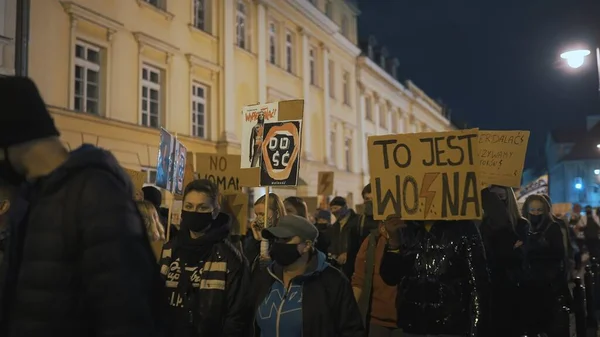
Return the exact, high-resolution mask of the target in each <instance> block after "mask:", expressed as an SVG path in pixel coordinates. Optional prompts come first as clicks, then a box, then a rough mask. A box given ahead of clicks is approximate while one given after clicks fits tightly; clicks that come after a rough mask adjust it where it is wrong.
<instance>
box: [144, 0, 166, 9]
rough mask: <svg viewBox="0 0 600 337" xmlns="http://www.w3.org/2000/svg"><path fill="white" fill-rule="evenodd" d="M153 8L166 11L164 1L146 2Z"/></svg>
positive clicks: (150, 0) (147, 0) (152, 0)
mask: <svg viewBox="0 0 600 337" xmlns="http://www.w3.org/2000/svg"><path fill="white" fill-rule="evenodd" d="M144 1H146V2H147V3H149V4H151V5H152V6H154V7H156V8H160V9H165V7H164V1H163V0H144Z"/></svg>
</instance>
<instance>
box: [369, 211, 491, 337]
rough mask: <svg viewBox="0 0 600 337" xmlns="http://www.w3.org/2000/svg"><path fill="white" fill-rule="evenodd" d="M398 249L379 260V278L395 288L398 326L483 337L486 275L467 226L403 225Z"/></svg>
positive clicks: (474, 231)
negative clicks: (427, 228)
mask: <svg viewBox="0 0 600 337" xmlns="http://www.w3.org/2000/svg"><path fill="white" fill-rule="evenodd" d="M400 235H401V236H400V237H401V238H402V245H401V248H400V249H399V250H398V251H390V250H389V249H387V250H386V252H385V253H384V255H383V259H382V261H381V267H380V275H381V278H382V279H383V281H384V282H385V283H387V284H388V285H391V286H395V285H397V286H398V295H397V298H396V308H397V311H398V326H399V327H400V328H402V329H403V330H404V332H406V333H411V334H416V335H457V336H471V337H477V336H483V332H482V329H484V326H485V324H487V323H486V320H488V319H489V318H488V316H489V297H488V293H489V274H488V271H487V268H486V263H485V252H484V249H483V244H482V241H481V236H480V235H479V231H478V230H477V227H476V226H475V223H473V222H472V221H436V222H435V223H434V224H433V226H432V227H431V228H430V230H429V231H427V230H426V228H425V225H424V224H423V223H422V222H417V221H410V222H407V225H406V227H405V228H403V229H402V230H401V233H400Z"/></svg>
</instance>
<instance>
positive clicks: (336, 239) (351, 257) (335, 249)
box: [328, 209, 362, 278]
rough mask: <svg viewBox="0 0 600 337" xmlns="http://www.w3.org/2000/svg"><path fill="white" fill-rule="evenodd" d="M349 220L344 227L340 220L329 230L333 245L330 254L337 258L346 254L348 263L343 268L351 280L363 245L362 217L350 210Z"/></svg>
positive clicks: (330, 246)
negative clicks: (357, 256)
mask: <svg viewBox="0 0 600 337" xmlns="http://www.w3.org/2000/svg"><path fill="white" fill-rule="evenodd" d="M349 212H350V213H349V216H348V220H347V221H346V224H345V225H344V227H342V226H341V224H340V220H341V219H337V221H336V222H335V223H334V224H333V226H331V228H330V229H329V233H330V240H331V244H330V245H329V249H328V253H330V254H332V255H333V257H334V258H337V256H339V255H340V254H342V253H346V263H345V264H344V265H343V266H341V268H340V269H341V270H342V271H343V272H344V274H345V275H346V277H347V278H351V277H352V274H354V262H355V261H356V255H357V254H358V250H359V249H360V245H361V244H362V240H361V235H360V219H361V217H360V215H358V214H356V213H355V212H354V210H352V209H350V210H349Z"/></svg>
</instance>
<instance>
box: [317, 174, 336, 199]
mask: <svg viewBox="0 0 600 337" xmlns="http://www.w3.org/2000/svg"><path fill="white" fill-rule="evenodd" d="M333 177H334V174H333V172H331V171H329V172H319V183H318V184H317V195H333Z"/></svg>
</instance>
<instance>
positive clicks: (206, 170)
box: [196, 153, 242, 192]
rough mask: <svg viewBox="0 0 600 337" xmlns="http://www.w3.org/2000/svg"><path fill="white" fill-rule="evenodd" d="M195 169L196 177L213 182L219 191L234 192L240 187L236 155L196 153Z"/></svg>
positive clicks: (238, 165)
mask: <svg viewBox="0 0 600 337" xmlns="http://www.w3.org/2000/svg"><path fill="white" fill-rule="evenodd" d="M196 170H197V171H198V178H200V179H208V180H210V181H212V182H214V183H215V184H217V186H218V187H219V191H221V192H234V191H239V190H241V188H242V187H241V186H240V173H241V172H240V156H238V155H222V154H209V153H196Z"/></svg>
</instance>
